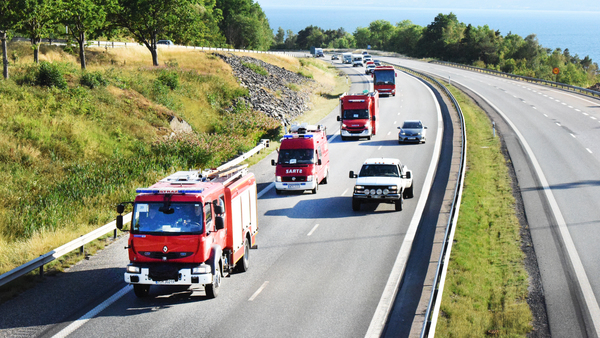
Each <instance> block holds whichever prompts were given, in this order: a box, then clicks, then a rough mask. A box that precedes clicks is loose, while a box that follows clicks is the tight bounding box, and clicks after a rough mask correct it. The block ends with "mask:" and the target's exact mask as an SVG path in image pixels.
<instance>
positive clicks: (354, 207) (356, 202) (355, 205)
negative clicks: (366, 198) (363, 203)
mask: <svg viewBox="0 0 600 338" xmlns="http://www.w3.org/2000/svg"><path fill="white" fill-rule="evenodd" d="M352 210H354V211H360V201H359V200H357V199H356V198H353V199H352Z"/></svg>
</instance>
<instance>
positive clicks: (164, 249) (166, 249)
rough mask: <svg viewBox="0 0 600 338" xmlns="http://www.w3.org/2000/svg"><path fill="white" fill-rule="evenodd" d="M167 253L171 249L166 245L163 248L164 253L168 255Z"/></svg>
mask: <svg viewBox="0 0 600 338" xmlns="http://www.w3.org/2000/svg"><path fill="white" fill-rule="evenodd" d="M167 251H169V248H167V246H166V245H165V246H163V252H164V253H167Z"/></svg>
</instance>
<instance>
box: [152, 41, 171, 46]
mask: <svg viewBox="0 0 600 338" xmlns="http://www.w3.org/2000/svg"><path fill="white" fill-rule="evenodd" d="M156 44H157V45H168V46H173V45H175V44H174V43H173V41H171V40H158V41H157V42H156Z"/></svg>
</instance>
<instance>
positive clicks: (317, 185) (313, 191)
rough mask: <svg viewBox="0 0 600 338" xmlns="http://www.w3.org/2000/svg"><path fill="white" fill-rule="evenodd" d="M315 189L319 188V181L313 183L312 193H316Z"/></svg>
mask: <svg viewBox="0 0 600 338" xmlns="http://www.w3.org/2000/svg"><path fill="white" fill-rule="evenodd" d="M317 190H319V182H317V184H315V188H314V189H313V190H312V193H313V194H316V193H317Z"/></svg>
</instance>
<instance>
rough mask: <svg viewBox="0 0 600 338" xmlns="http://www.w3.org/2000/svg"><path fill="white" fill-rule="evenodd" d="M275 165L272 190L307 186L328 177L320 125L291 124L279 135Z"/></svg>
mask: <svg viewBox="0 0 600 338" xmlns="http://www.w3.org/2000/svg"><path fill="white" fill-rule="evenodd" d="M278 153H279V155H278V158H277V161H275V160H271V165H273V166H275V167H276V168H275V192H276V193H277V194H281V193H282V192H283V191H292V190H310V191H311V192H312V193H313V194H316V193H317V190H318V188H319V184H326V183H327V180H328V179H329V145H328V143H327V131H326V129H325V126H323V125H318V126H315V125H308V124H306V123H302V124H293V125H292V126H291V128H290V132H289V133H287V134H286V135H284V136H283V138H282V139H281V146H280V147H279V149H278Z"/></svg>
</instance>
